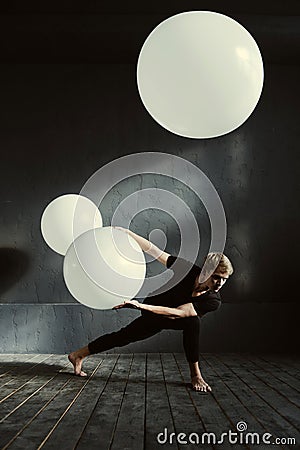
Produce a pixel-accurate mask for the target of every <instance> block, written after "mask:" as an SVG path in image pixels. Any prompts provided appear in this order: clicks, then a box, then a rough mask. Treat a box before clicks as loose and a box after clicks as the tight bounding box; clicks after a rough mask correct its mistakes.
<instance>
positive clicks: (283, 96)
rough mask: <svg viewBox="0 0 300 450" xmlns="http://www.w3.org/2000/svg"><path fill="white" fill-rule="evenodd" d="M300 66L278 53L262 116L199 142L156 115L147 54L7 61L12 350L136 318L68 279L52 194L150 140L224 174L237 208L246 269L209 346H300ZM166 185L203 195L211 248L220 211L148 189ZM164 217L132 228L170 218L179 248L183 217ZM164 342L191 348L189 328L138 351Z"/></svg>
mask: <svg viewBox="0 0 300 450" xmlns="http://www.w3.org/2000/svg"><path fill="white" fill-rule="evenodd" d="M299 75H300V69H299V65H298V64H297V63H296V64H293V62H291V64H287V63H286V62H285V64H275V63H274V64H272V63H266V64H265V84H264V89H263V93H262V97H261V99H260V101H259V104H258V106H257V108H256V109H255V111H254V113H253V114H252V115H251V116H250V118H249V119H248V120H247V121H246V122H245V123H244V124H243V125H242V126H241V127H240V128H238V129H237V130H235V131H233V132H231V133H230V134H228V135H225V136H221V137H219V138H215V139H203V140H193V139H187V138H182V137H179V136H176V135H174V134H172V133H170V132H168V131H166V130H165V129H163V128H162V127H160V126H159V125H158V124H157V123H156V122H155V121H154V120H153V119H152V118H151V117H150V116H149V114H148V113H147V111H146V110H145V109H144V107H143V105H142V103H141V101H140V98H139V95H138V92H137V88H136V79H135V65H134V64H40V63H36V64H17V63H16V64H12V63H11V64H3V65H2V67H1V72H0V80H1V85H0V88H1V104H0V113H1V121H0V127H1V132H0V148H1V180H0V183H1V189H0V207H1V216H0V301H1V306H0V308H1V349H2V351H4V352H29V351H30V352H31V351H33V352H57V353H59V352H66V351H69V350H70V349H71V348H74V347H77V346H79V345H82V344H84V343H86V341H88V340H89V339H91V338H93V337H95V336H97V335H98V334H101V333H103V332H106V331H109V330H113V329H115V328H117V327H118V326H122V325H124V324H125V323H128V321H129V320H130V318H131V317H133V315H134V314H135V313H134V312H132V311H122V312H118V313H116V312H112V311H106V312H103V311H96V310H92V309H89V308H86V307H84V306H82V305H80V304H78V303H77V302H76V300H75V299H73V298H72V296H71V295H70V293H69V292H68V290H67V289H66V286H65V284H64V281H63V277H62V263H63V258H62V257H61V256H60V255H58V254H56V253H54V252H53V251H52V250H51V249H50V248H48V246H47V245H46V244H45V242H44V241H43V239H42V236H41V233H40V219H41V215H42V212H43V210H44V208H45V206H46V205H47V204H48V203H49V202H50V201H51V200H52V199H54V198H56V197H57V196H59V195H62V194H65V193H79V191H80V189H81V187H82V186H83V184H84V182H85V181H86V180H87V179H88V178H89V177H90V176H91V175H92V174H93V173H94V172H95V171H96V170H97V169H99V168H100V167H102V166H103V165H105V164H106V163H108V162H109V161H112V160H114V159H116V158H118V157H120V156H123V155H128V154H131V153H137V152H142V151H143V152H147V151H155V152H166V153H170V154H174V155H178V156H181V157H183V158H185V159H187V160H189V161H191V162H192V163H193V164H195V165H196V166H197V167H199V168H200V169H201V170H202V171H203V172H204V173H205V174H206V175H207V176H208V177H209V179H210V180H211V182H212V183H213V184H214V186H215V187H216V189H217V191H218V193H219V195H220V197H221V200H222V202H223V205H224V208H225V211H226V216H227V221H228V239H227V244H226V248H225V253H226V254H228V256H229V257H230V258H231V259H232V261H233V264H234V267H235V275H234V276H233V277H232V280H231V281H230V282H229V283H228V284H227V285H226V287H224V289H223V291H222V292H223V301H224V305H223V307H222V309H221V310H220V311H218V312H217V313H216V314H211V316H210V317H207V318H205V319H203V327H202V328H203V335H202V345H203V347H202V350H203V351H206V350H207V351H208V350H218V349H219V350H220V351H221V350H224V351H236V350H240V351H244V350H245V351H246V350H247V351H248V350H249V351H251V350H254V351H260V350H266V349H269V350H274V351H275V350H277V349H279V347H281V350H284V348H287V347H288V345H290V346H292V348H296V346H295V339H294V338H295V335H294V327H295V311H296V307H297V303H296V296H297V281H296V280H297V264H298V254H297V252H296V249H295V246H296V243H297V240H298V237H297V234H298V229H299V213H298V212H297V202H296V192H297V185H298V178H297V168H298V167H297V161H298V142H299V138H300V131H299V98H300V95H299ZM229 107H230V105H229ZM143 183H144V184H143ZM158 183H160V184H159V187H162V188H163V189H173V190H174V189H175V193H177V195H181V196H182V198H183V199H185V200H186V202H187V203H188V204H189V205H190V207H191V209H192V210H193V212H194V214H195V217H196V218H197V220H198V222H199V226H200V227H202V231H203V235H204V245H205V242H207V235H208V232H207V230H208V228H207V227H208V222H207V218H206V216H205V213H204V212H203V207H202V206H201V205H200V204H199V203H198V201H197V199H195V198H194V197H193V194H192V193H191V192H190V191H189V189H188V188H183V187H182V186H180V185H179V184H178V185H177V186H176V185H174V183H173V182H172V181H170V180H165V179H156V178H155V177H154V178H153V177H152V178H151V177H148V178H147V176H145V178H144V179H143V180H142V187H143V188H144V187H147V186H157V185H158ZM140 186H141V179H137V178H133V179H131V180H129V181H127V182H124V184H123V185H121V186H120V187H119V188H118V192H116V191H114V190H113V191H112V192H111V193H110V195H108V197H107V198H106V199H105V200H104V202H103V205H102V209H101V212H102V214H103V217H104V221H105V225H109V223H110V220H111V216H112V214H113V211H114V208H115V207H116V205H117V204H118V202H119V201H120V200H122V198H124V197H126V195H128V194H129V193H131V192H133V191H134V190H136V189H138V188H140ZM120 192H121V194H120ZM165 220H166V221H167V220H169V219H167V218H163V220H162V215H161V214H160V213H158V212H155V211H154V212H153V211H146V212H145V213H143V215H141V216H139V217H137V218H136V221H135V222H134V223H133V228H134V229H135V230H136V231H137V232H139V233H140V234H143V235H145V236H146V235H147V233H148V232H149V229H148V228H149V226H150V227H152V228H159V227H162V228H163V227H164V226H165V227H166V228H167V229H168V230H169V233H170V236H171V238H172V239H170V240H169V241H168V244H167V250H168V251H170V252H176V249H177V247H178V236H177V235H178V233H177V230H176V227H175V225H174V224H173V223H172V221H170V222H165ZM146 223H147V227H148V228H147V227H146V226H145V224H146ZM280 330H281V331H282V334H281V331H280ZM252 333H254V335H253V336H254V338H253V339H251V336H252ZM153 342H154V343H155V349H158V348H159V349H161V350H162V351H163V350H164V349H165V350H167V351H170V350H175V351H176V350H177V349H180V348H181V340H180V334H179V333H176V332H165V333H162V335H161V336H159V337H157V338H152V340H151V341H149V342H146V343H137V344H134V346H133V347H132V349H134V350H135V351H145V349H147V351H150V350H151V349H152V348H154V346H153V347H152V344H153ZM274 343H275V344H274ZM125 350H126V349H125ZM127 351H128V349H127Z"/></svg>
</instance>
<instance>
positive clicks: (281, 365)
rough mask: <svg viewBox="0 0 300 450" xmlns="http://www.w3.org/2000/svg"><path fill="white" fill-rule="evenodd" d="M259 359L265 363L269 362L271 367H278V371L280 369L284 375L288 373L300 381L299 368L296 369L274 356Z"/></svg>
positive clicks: (261, 356) (260, 356) (262, 356)
mask: <svg viewBox="0 0 300 450" xmlns="http://www.w3.org/2000/svg"><path fill="white" fill-rule="evenodd" d="M259 358H260V359H261V360H262V361H264V362H267V363H268V364H269V365H271V366H272V367H276V368H278V369H280V370H281V371H282V372H283V373H286V374H287V375H289V376H291V377H293V378H294V379H295V380H297V381H299V380H300V372H299V369H298V368H295V367H293V366H290V365H287V364H286V363H285V362H284V359H283V358H282V357H281V358H276V357H274V355H273V356H271V357H270V356H269V355H259Z"/></svg>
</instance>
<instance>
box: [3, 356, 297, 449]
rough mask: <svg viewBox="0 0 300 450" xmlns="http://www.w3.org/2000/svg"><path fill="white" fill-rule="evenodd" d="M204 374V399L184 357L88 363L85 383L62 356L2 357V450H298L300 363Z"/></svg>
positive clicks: (230, 361) (220, 363)
mask: <svg viewBox="0 0 300 450" xmlns="http://www.w3.org/2000/svg"><path fill="white" fill-rule="evenodd" d="M201 364H202V372H203V375H204V377H205V378H206V379H207V381H208V382H209V383H210V384H211V386H212V387H213V392H212V393H210V394H202V393H199V392H194V391H192V390H191V388H190V385H189V371H188V366H187V363H186V361H185V357H184V355H183V354H171V353H163V354H156V353H148V354H121V355H117V354H109V355H108V354H101V355H95V356H93V357H90V358H87V359H86V361H85V366H84V368H85V369H86V370H87V372H88V374H89V377H88V378H80V377H75V376H74V375H73V374H72V367H71V364H70V363H69V362H68V361H67V358H66V355H24V354H22V355H0V366H1V376H0V386H1V389H0V448H1V449H6V448H9V449H22V450H31V449H40V448H43V450H44V449H56V450H68V449H75V448H76V449H80V450H81V449H82V450H83V449H86V450H93V449H97V450H106V449H107V450H108V449H114V450H125V449H130V450H134V449H137V450H142V449H147V450H148V449H149V450H152V449H157V448H172V449H191V448H193V449H195V448H207V449H208V448H210V449H211V448H222V449H227V448H228V449H229V448H234V449H238V448H248V449H249V448H256V449H257V448H270V446H269V445H267V444H264V443H263V442H262V438H263V436H264V435H265V434H266V433H269V435H265V436H266V439H269V441H270V442H271V443H273V442H275V439H276V438H279V439H280V442H281V444H278V445H273V448H274V447H275V448H294V449H296V448H298V449H299V448H300V436H299V428H300V418H299V407H300V374H299V367H300V361H299V359H298V360H297V358H295V357H292V356H280V355H260V356H258V355H251V354H247V355H246V354H203V355H201ZM238 423H239V425H238V428H239V430H240V431H241V433H239V434H238V439H240V443H234V439H237V438H236V437H235V436H236V435H234V434H232V435H231V437H230V439H231V440H229V430H231V433H235V432H236V431H237V428H236V427H237V424H238ZM246 428H247V429H246ZM160 433H162V434H160ZM171 433H175V434H173V435H172V434H171ZM180 433H185V434H180ZM203 433H211V435H209V436H208V435H204V434H203ZM222 433H227V435H226V436H224V437H223V442H222V437H221V434H222ZM247 433H248V436H247ZM250 433H251V434H252V433H256V434H257V436H256V439H259V442H260V445H256V444H255V445H253V441H252V438H253V439H254V437H253V436H252V437H251V436H250ZM270 435H272V436H270ZM158 436H159V441H158V440H157V437H158ZM246 438H247V439H248V444H247V440H246ZM202 439H204V440H203V443H201V442H202V441H201V440H202ZM214 440H215V442H214ZM293 440H294V442H295V440H296V442H297V443H296V444H295V443H293ZM165 441H166V443H165ZM218 441H219V443H218ZM255 442H257V440H256V441H255Z"/></svg>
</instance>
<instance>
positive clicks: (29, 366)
mask: <svg viewBox="0 0 300 450" xmlns="http://www.w3.org/2000/svg"><path fill="white" fill-rule="evenodd" d="M51 358H52V355H49V354H48V355H36V357H35V358H32V359H30V360H29V361H19V362H17V361H15V362H14V364H13V365H12V366H10V368H9V370H8V371H7V372H6V373H5V374H4V376H3V377H1V379H0V389H1V393H3V388H4V387H5V386H7V385H8V384H9V383H15V387H17V386H19V385H20V384H21V383H22V381H23V382H24V381H25V380H29V379H30V378H32V371H33V370H34V369H36V368H37V366H38V365H39V364H41V363H43V362H44V363H46V364H47V363H48V362H49V361H51ZM40 367H41V366H40ZM25 375H28V377H27V378H26V376H25Z"/></svg>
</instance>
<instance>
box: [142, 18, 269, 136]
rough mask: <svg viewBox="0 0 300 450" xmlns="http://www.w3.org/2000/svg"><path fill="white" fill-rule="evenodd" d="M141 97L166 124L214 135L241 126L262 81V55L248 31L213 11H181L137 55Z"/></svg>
mask: <svg viewBox="0 0 300 450" xmlns="http://www.w3.org/2000/svg"><path fill="white" fill-rule="evenodd" d="M137 84H138V90H139V94H140V96H141V100H142V102H143V104H144V106H145V108H146V109H147V111H148V112H149V114H150V115H151V116H152V117H153V119H154V120H156V122H158V123H159V124H160V125H161V126H162V127H164V128H165V129H167V130H169V131H171V132H173V133H175V134H178V135H179V136H184V137H190V138H211V137H217V136H221V135H224V134H226V133H229V132H231V131H233V130H235V129H236V128H238V127H239V126H240V125H241V124H242V123H244V122H245V121H246V120H247V118H248V117H249V116H250V114H251V113H252V112H253V110H254V108H255V106H256V105H257V102H258V100H259V98H260V95H261V92H262V87H263V61H262V57H261V54H260V51H259V48H258V46H257V44H256V42H255V40H254V39H253V37H252V36H251V35H250V33H249V32H248V31H247V30H246V29H245V28H244V27H243V26H242V25H240V24H239V23H238V22H236V21H235V20H233V19H231V18H230V17H227V16H225V15H223V14H219V13H215V12H211V11H190V12H184V13H181V14H177V15H175V16H172V17H170V18H168V19H167V20H165V21H164V22H162V23H160V24H159V25H158V26H157V27H156V28H155V29H154V30H153V31H152V32H151V33H150V35H149V36H148V38H147V39H146V41H145V43H144V45H143V47H142V49H141V51H140V55H139V58H138V64H137Z"/></svg>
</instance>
